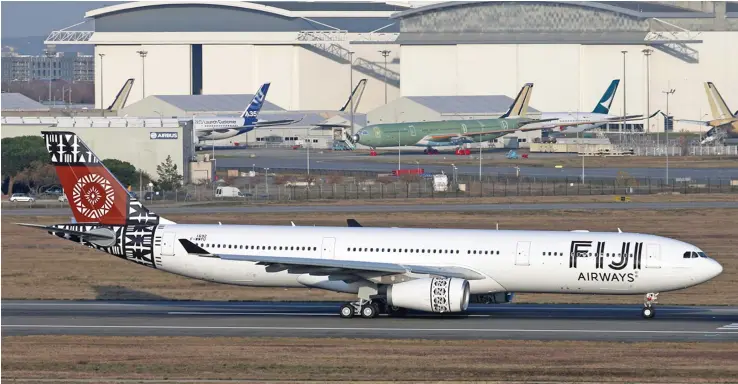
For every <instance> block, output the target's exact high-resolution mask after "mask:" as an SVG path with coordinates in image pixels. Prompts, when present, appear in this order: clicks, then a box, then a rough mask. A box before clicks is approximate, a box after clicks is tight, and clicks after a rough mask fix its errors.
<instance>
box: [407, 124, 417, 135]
mask: <svg viewBox="0 0 738 384" xmlns="http://www.w3.org/2000/svg"><path fill="white" fill-rule="evenodd" d="M408 128H410V136H415V127H414V126H412V125H411V126H409V127H408Z"/></svg>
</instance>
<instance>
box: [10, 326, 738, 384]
mask: <svg viewBox="0 0 738 384" xmlns="http://www.w3.org/2000/svg"><path fill="white" fill-rule="evenodd" d="M2 342H3V351H2V369H3V374H2V378H3V379H5V380H7V379H9V378H54V379H102V378H126V379H168V380H172V381H176V380H177V379H185V378H186V379H243V380H248V379H251V380H341V381H345V380H526V381H529V380H530V381H535V380H545V381H567V382H571V381H574V382H577V381H594V382H623V381H633V380H637V381H639V382H644V381H648V382H662V383H677V382H679V383H685V382H689V383H722V382H735V378H736V377H737V376H738V365H736V364H735V362H736V360H737V359H738V343H608V342H574V341H507V340H494V341H486V340H475V341H433V340H361V339H351V340H349V339H297V338H294V339H293V338H242V337H216V338H200V337H100V336H12V337H3V339H2Z"/></svg>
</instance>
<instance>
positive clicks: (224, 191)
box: [215, 187, 244, 197]
mask: <svg viewBox="0 0 738 384" xmlns="http://www.w3.org/2000/svg"><path fill="white" fill-rule="evenodd" d="M215 197H244V196H243V194H242V193H241V190H239V189H238V188H236V187H218V189H216V190H215Z"/></svg>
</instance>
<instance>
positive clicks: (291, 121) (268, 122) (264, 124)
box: [254, 117, 304, 128]
mask: <svg viewBox="0 0 738 384" xmlns="http://www.w3.org/2000/svg"><path fill="white" fill-rule="evenodd" d="M303 118H304V117H301V118H299V119H297V120H295V119H284V120H265V121H257V122H256V123H254V127H256V128H258V127H270V126H272V125H288V124H294V123H298V122H300V121H302V119H303Z"/></svg>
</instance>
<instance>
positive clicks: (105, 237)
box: [16, 223, 115, 240]
mask: <svg viewBox="0 0 738 384" xmlns="http://www.w3.org/2000/svg"><path fill="white" fill-rule="evenodd" d="M16 224H17V225H20V226H23V227H30V228H36V229H41V230H45V231H48V232H56V233H64V234H67V235H71V236H79V237H81V238H85V239H89V240H115V235H110V234H105V233H95V232H81V231H74V230H71V229H63V228H57V227H54V226H49V225H40V224H25V223H16ZM78 224H79V223H78ZM84 224H86V225H95V224H96V223H84Z"/></svg>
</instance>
